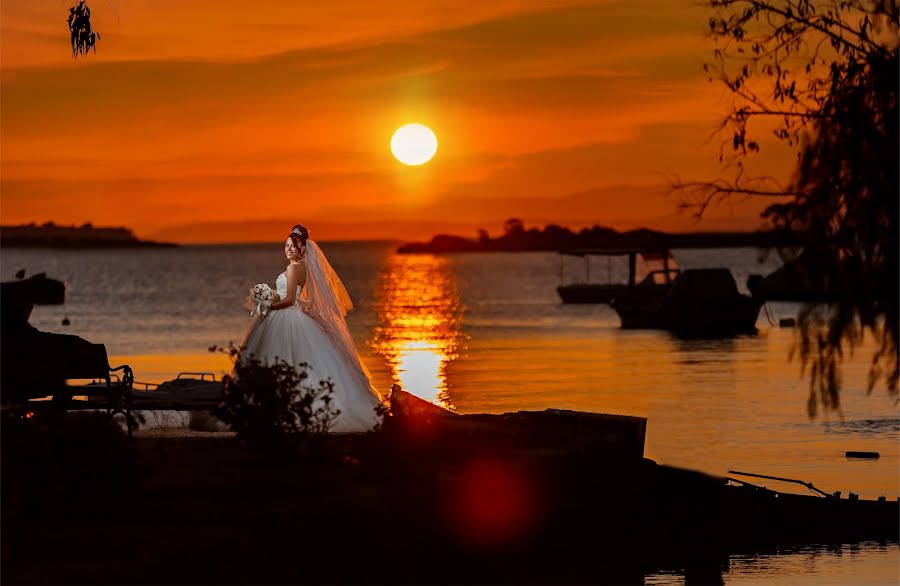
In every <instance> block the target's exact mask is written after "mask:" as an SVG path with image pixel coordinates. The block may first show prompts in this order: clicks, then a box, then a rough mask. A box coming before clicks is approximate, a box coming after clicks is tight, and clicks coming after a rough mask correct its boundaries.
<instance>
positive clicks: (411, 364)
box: [371, 254, 463, 409]
mask: <svg viewBox="0 0 900 586" xmlns="http://www.w3.org/2000/svg"><path fill="white" fill-rule="evenodd" d="M377 307H378V317H379V324H378V327H376V328H375V336H374V339H373V340H372V343H371V345H372V348H373V349H374V350H375V352H377V353H378V354H380V355H382V356H383V357H384V358H385V360H386V361H387V363H388V365H389V366H390V368H391V378H392V379H393V382H394V383H397V384H399V385H400V386H401V387H402V388H403V389H404V390H405V391H408V392H410V393H413V394H414V395H416V396H418V397H421V398H423V399H426V400H428V401H431V402H433V403H436V404H438V405H441V406H442V407H446V408H448V409H452V408H453V404H452V402H451V400H450V395H449V392H448V391H449V385H448V383H447V365H448V364H449V363H450V362H451V361H452V360H454V359H455V358H456V357H457V356H458V352H459V347H460V322H461V321H462V315H463V307H462V306H461V304H460V302H459V295H458V292H457V288H456V279H455V277H454V274H453V268H452V267H451V266H450V263H449V261H448V259H446V258H444V257H438V256H434V255H419V254H413V255H393V256H391V257H390V258H389V259H388V261H387V264H386V266H385V269H384V271H383V272H382V274H381V275H380V277H379V283H378V292H377Z"/></svg>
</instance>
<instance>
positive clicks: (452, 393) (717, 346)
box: [0, 243, 900, 584]
mask: <svg viewBox="0 0 900 586" xmlns="http://www.w3.org/2000/svg"><path fill="white" fill-rule="evenodd" d="M323 249H324V250H325V251H326V253H327V254H328V255H329V258H330V259H331V261H332V263H333V264H334V266H335V269H336V270H337V271H338V273H339V274H340V275H341V276H342V278H343V279H344V281H345V284H346V285H347V288H348V290H349V291H350V294H351V296H352V297H353V299H354V300H355V302H356V304H357V309H356V310H355V311H354V312H353V313H352V314H351V315H350V317H349V319H348V322H349V325H350V328H351V331H352V332H353V334H354V337H355V338H356V342H357V345H358V347H359V349H360V353H361V354H362V356H363V359H364V361H365V362H366V365H367V366H368V367H369V369H370V370H371V372H372V374H373V376H374V377H375V382H376V386H377V387H378V388H379V389H383V390H387V389H388V388H389V387H390V384H391V382H399V383H400V384H401V385H403V387H404V388H405V389H407V390H409V391H411V392H414V393H416V394H418V395H420V396H422V397H425V398H428V399H430V400H432V401H435V402H438V403H441V404H443V405H445V406H448V407H450V408H453V409H455V410H457V411H458V412H462V413H466V412H504V411H511V410H519V409H543V408H547V407H559V408H568V409H580V410H589V411H599V412H607V413H620V414H629V415H640V416H643V417H647V418H648V420H649V423H648V435H647V446H646V455H647V456H648V457H650V458H653V459H655V460H657V461H658V462H661V463H665V464H672V465H677V466H685V467H690V468H697V469H701V470H704V471H707V472H710V473H713V474H720V475H724V474H726V472H727V470H728V469H737V470H743V471H747V472H757V473H762V474H770V475H775V476H786V477H791V478H799V479H803V480H806V481H811V482H813V483H814V484H816V486H818V487H819V488H822V489H823V490H826V491H828V492H832V491H834V490H841V491H843V493H844V494H846V493H847V492H848V491H851V490H852V491H853V492H856V493H859V494H860V495H861V496H862V497H864V498H875V497H877V496H879V495H882V494H884V495H886V496H887V497H888V498H891V499H893V498H896V497H897V495H898V493H900V467H898V464H900V462H898V460H900V444H898V439H900V417H898V415H900V411H898V406H897V404H896V403H895V402H894V401H893V400H892V399H891V398H890V397H888V396H887V393H886V392H884V391H883V390H876V391H875V392H873V393H872V394H871V395H868V394H867V393H866V391H865V381H866V372H867V364H868V359H869V357H870V355H871V354H870V353H869V352H868V350H867V349H866V348H863V349H861V350H859V351H857V353H856V355H855V357H853V358H852V359H851V360H849V361H848V363H847V364H845V366H844V369H843V371H844V378H845V391H844V393H843V395H842V400H843V417H842V418H841V417H839V416H836V415H831V416H829V417H828V418H825V417H821V416H820V417H819V418H818V419H816V420H810V419H808V417H807V415H806V398H807V389H808V387H807V381H805V380H804V379H802V378H801V376H800V366H799V364H798V363H797V362H796V361H795V362H790V361H789V360H788V355H789V353H790V350H791V348H792V346H793V343H794V336H795V332H794V331H793V330H791V329H781V328H778V327H772V326H771V325H770V321H769V319H770V317H771V319H774V320H775V321H776V322H777V320H778V318H780V317H793V316H795V315H796V311H797V306H795V305H792V304H770V305H769V307H768V314H767V312H766V310H765V309H764V311H763V312H761V314H760V320H759V323H758V326H759V328H760V334H759V335H757V336H749V337H741V338H737V339H733V340H719V341H680V340H677V339H674V338H672V337H671V336H669V335H668V334H666V333H664V332H656V331H622V330H620V329H619V322H618V318H617V317H616V315H615V313H614V312H613V311H612V310H611V309H610V308H609V307H607V306H606V305H596V306H564V305H562V304H561V303H560V302H559V300H558V298H557V296H556V291H555V287H556V285H557V284H558V283H559V279H560V260H559V257H558V255H556V254H555V253H524V254H522V253H520V254H466V255H446V256H432V255H397V254H394V252H393V250H394V247H393V245H391V244H389V243H368V244H361V243H332V244H328V243H326V244H323ZM675 257H676V259H677V260H678V262H679V264H680V265H681V266H682V267H684V268H694V267H713V266H726V267H728V268H730V269H731V270H732V272H733V273H734V275H735V277H736V279H737V281H738V285H739V287H740V288H741V289H742V290H744V291H746V287H745V285H744V283H745V282H746V278H747V276H748V275H749V274H750V273H753V272H759V273H762V274H767V273H769V272H771V271H773V270H775V269H776V268H777V267H778V266H779V261H778V260H777V258H770V259H767V260H766V261H765V262H762V263H760V261H759V258H758V253H757V252H756V251H755V250H751V249H732V250H681V251H675ZM284 265H285V261H284V258H283V256H282V252H281V247H280V245H279V243H275V244H272V245H251V246H247V245H241V246H203V247H184V248H179V249H173V250H141V251H131V250H129V251H72V252H67V251H45V250H15V249H10V250H3V251H2V252H0V273H2V278H3V279H4V280H7V279H11V278H13V275H14V273H15V272H16V270H18V269H20V268H27V269H28V272H29V274H33V273H36V272H40V271H45V272H47V273H48V275H50V276H53V277H57V278H60V279H63V280H65V281H66V282H67V284H68V297H67V302H66V304H65V305H64V306H61V307H39V308H36V309H35V313H34V315H33V317H32V323H33V324H34V325H35V326H37V327H38V328H40V329H43V330H47V331H55V332H64V333H72V334H78V335H80V336H83V337H85V338H87V339H89V340H92V341H96V342H103V343H105V344H106V346H107V349H108V351H109V353H110V355H111V362H113V363H122V362H127V363H129V364H131V365H132V366H133V367H134V368H135V372H136V375H137V379H138V380H139V381H146V382H160V381H163V380H167V379H170V378H174V376H175V375H176V374H177V373H178V372H180V371H196V370H211V371H215V372H218V373H222V372H225V371H227V370H228V368H229V365H228V363H227V360H226V359H225V358H224V357H223V356H221V355H216V354H210V353H209V352H208V351H207V350H206V349H207V347H208V346H210V345H212V344H219V345H221V344H223V343H226V342H228V341H235V342H239V341H240V339H241V337H242V336H243V334H244V330H245V328H246V326H247V324H248V321H249V317H248V316H247V312H246V311H245V310H244V309H243V307H242V303H243V300H244V297H245V295H246V291H247V290H248V289H249V288H250V287H251V286H252V285H254V284H255V283H258V282H268V283H270V284H272V285H274V281H275V277H276V276H277V275H278V273H280V272H281V271H282V270H284ZM624 270H625V266H624V262H622V261H621V260H619V261H618V262H612V263H610V264H609V265H607V262H606V261H605V260H596V261H594V264H592V266H591V272H592V274H593V275H595V276H598V274H600V273H603V274H604V276H605V273H607V272H610V273H611V274H612V276H613V278H614V279H621V278H622V277H623V274H624ZM584 271H585V269H584V264H583V261H581V260H580V259H571V260H570V261H569V263H568V264H567V265H566V266H565V275H566V278H567V279H573V278H578V277H579V276H583V275H584ZM64 316H68V317H69V319H70V320H71V325H70V326H68V327H63V326H62V325H61V321H62V319H63V317H64ZM847 450H874V451H878V452H880V453H881V458H880V459H879V460H875V461H849V460H846V459H845V458H844V452H845V451H847ZM777 488H781V489H789V488H790V486H778V487H777ZM898 560H900V555H898V550H897V548H896V547H894V546H889V547H886V548H883V547H879V546H870V545H865V546H862V547H861V548H859V549H856V550H850V549H845V550H843V551H841V552H830V551H822V550H815V551H812V552H807V553H793V554H789V555H779V556H775V557H772V558H766V557H760V559H752V560H751V559H738V558H736V559H735V560H733V563H732V565H731V569H730V571H729V574H728V581H729V582H730V583H735V584H751V583H756V582H758V581H762V579H763V577H765V580H766V581H767V583H771V582H770V579H776V580H779V579H781V580H782V582H781V583H785V584H786V583H801V582H802V580H801V581H800V582H798V580H799V577H798V576H799V575H800V574H803V575H804V576H806V575H807V572H808V570H809V568H818V570H815V571H813V575H816V574H815V572H816V571H819V572H820V573H822V572H824V574H822V575H821V576H820V579H811V581H809V582H806V583H816V584H823V583H843V582H842V581H843V580H844V577H846V576H849V575H850V574H849V573H852V572H855V571H857V570H859V568H860V567H862V566H865V567H866V568H870V570H866V571H863V574H865V575H867V576H872V578H873V579H876V578H877V576H876V574H877V573H878V572H879V571H880V570H878V569H877V568H882V569H883V568H884V567H891V568H893V573H890V572H888V571H887V570H884V571H883V572H882V574H883V575H884V576H888V577H889V578H891V580H892V583H896V582H897V581H898V579H900V575H898V573H897V566H898ZM831 568H838V569H831ZM854 568H856V569H854ZM860 571H862V570H860ZM848 572H849V573H848ZM778 576H782V578H783V579H782V578H778ZM829 576H830V577H829ZM651 578H652V579H653V580H657V581H662V582H661V583H670V582H667V580H670V579H674V580H676V581H675V582H674V583H677V577H672V576H656V577H648V581H650V580H651ZM804 579H806V578H804ZM829 580H831V582H829ZM876 581H877V580H876ZM866 583H869V581H867V580H866ZM872 583H875V582H872ZM879 583H881V582H879ZM884 583H887V582H884Z"/></svg>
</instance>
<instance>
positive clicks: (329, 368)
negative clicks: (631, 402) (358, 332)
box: [241, 267, 381, 432]
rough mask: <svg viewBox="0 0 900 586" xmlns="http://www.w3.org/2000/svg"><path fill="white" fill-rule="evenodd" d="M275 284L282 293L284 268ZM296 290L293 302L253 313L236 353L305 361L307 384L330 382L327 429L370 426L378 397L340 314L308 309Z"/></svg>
mask: <svg viewBox="0 0 900 586" xmlns="http://www.w3.org/2000/svg"><path fill="white" fill-rule="evenodd" d="M329 268H330V267H329ZM308 284H309V283H308ZM275 285H276V287H277V289H278V295H279V298H280V299H284V298H286V297H287V274H286V273H281V274H280V275H278V278H277V279H276V280H275ZM301 293H302V287H299V286H298V287H297V302H296V303H295V304H294V305H293V306H291V307H287V308H285V309H278V310H272V311H269V314H268V316H267V317H265V318H262V317H260V316H257V317H256V319H255V320H254V323H253V324H251V326H250V330H249V331H248V332H247V335H246V336H245V338H244V343H243V344H242V347H243V350H242V352H241V356H242V357H250V356H255V357H256V358H257V359H258V360H260V361H261V362H263V363H270V364H271V363H272V362H274V360H275V359H276V358H281V359H283V360H286V361H287V362H288V363H290V364H293V365H299V364H301V363H306V364H308V365H309V367H308V369H309V370H308V372H309V379H307V384H309V383H311V384H312V385H314V386H315V385H318V383H319V381H320V380H326V379H331V382H333V383H334V392H333V394H332V399H333V400H334V402H333V405H334V406H335V407H336V408H337V409H339V410H340V414H339V415H338V416H337V419H336V420H335V422H334V424H333V425H332V427H331V428H330V429H329V431H331V432H358V431H368V430H370V429H372V428H373V427H374V426H375V425H376V424H377V423H378V422H379V417H378V415H377V413H376V411H375V408H376V406H377V405H379V404H380V403H381V398H380V396H379V395H378V392H377V391H376V390H375V389H374V388H373V387H372V383H371V380H370V377H369V373H368V371H366V368H365V366H364V365H363V364H362V362H361V361H360V358H359V355H358V354H357V352H356V349H355V347H353V342H352V338H350V335H349V331H348V330H347V325H346V323H345V322H344V320H343V316H342V315H339V316H335V315H331V314H326V315H329V316H330V317H326V315H322V313H323V312H318V311H315V310H314V309H311V308H310V305H309V303H308V302H306V301H304V299H303V297H302V296H301ZM347 299H348V302H349V297H348V298H347ZM304 308H305V309H304ZM310 314H312V316H315V317H312V316H311V315H310Z"/></svg>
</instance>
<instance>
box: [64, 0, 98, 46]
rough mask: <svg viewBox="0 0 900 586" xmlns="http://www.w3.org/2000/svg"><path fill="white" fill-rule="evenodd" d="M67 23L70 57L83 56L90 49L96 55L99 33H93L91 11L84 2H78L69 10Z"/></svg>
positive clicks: (82, 0)
mask: <svg viewBox="0 0 900 586" xmlns="http://www.w3.org/2000/svg"><path fill="white" fill-rule="evenodd" d="M68 23H69V33H70V39H71V42H72V57H73V58H77V57H78V56H79V55H82V56H84V55H86V54H87V52H88V51H90V50H91V49H93V50H94V53H96V52H97V41H99V40H100V33H98V32H95V31H94V30H93V27H92V26H91V9H90V8H88V5H87V3H86V2H85V0H79V2H78V4H76V5H75V6H73V7H71V8H69V18H68Z"/></svg>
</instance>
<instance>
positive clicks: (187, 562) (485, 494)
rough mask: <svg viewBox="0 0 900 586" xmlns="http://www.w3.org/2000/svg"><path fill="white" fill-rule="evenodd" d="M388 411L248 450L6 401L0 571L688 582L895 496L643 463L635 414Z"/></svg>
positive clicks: (842, 535)
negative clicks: (665, 575)
mask: <svg viewBox="0 0 900 586" xmlns="http://www.w3.org/2000/svg"><path fill="white" fill-rule="evenodd" d="M392 411H393V415H392V416H391V417H389V418H388V419H387V420H386V422H385V425H384V428H383V429H382V430H381V431H379V432H377V433H371V434H363V435H347V436H340V435H332V436H327V437H324V438H308V439H306V440H304V441H302V442H295V443H291V444H283V445H282V447H281V448H278V447H276V446H272V447H270V449H268V450H265V451H262V452H255V451H253V450H251V449H249V448H248V447H247V445H245V444H244V443H243V442H242V441H240V440H238V439H236V438H234V437H227V436H226V437H223V436H221V435H209V436H206V437H188V438H185V437H182V438H179V437H171V436H170V437H152V436H145V437H138V438H136V439H134V440H130V441H129V440H127V438H126V437H125V436H124V434H123V433H121V432H117V431H116V430H114V429H113V428H111V427H108V426H106V425H105V423H106V421H107V420H106V419H105V418H101V419H100V420H99V421H93V420H92V419H91V418H90V417H89V416H87V415H86V414H81V416H80V417H79V416H70V417H68V418H67V419H66V420H65V423H64V425H63V426H56V427H52V428H48V427H46V426H43V425H41V424H40V423H36V422H35V420H34V419H31V420H15V421H12V422H10V421H6V422H5V424H4V426H3V441H2V451H3V461H2V465H3V471H4V474H3V478H2V482H3V512H2V514H3V524H2V563H3V573H4V581H5V582H7V583H23V582H24V583H60V582H81V583H85V582H89V583H123V582H126V583H127V582H138V583H172V582H176V583H272V582H297V583H346V582H351V583H359V582H363V583H496V582H501V583H503V582H505V583H511V582H516V583H518V582H528V583H585V582H592V583H614V584H632V583H637V584H640V583H642V582H643V576H644V575H646V573H648V572H656V571H660V570H671V571H678V572H683V573H684V574H685V576H686V581H687V583H689V584H690V583H703V584H707V583H719V582H721V575H722V571H723V569H724V568H725V566H726V564H727V556H728V555H729V554H734V553H739V552H749V551H759V550H760V549H766V550H772V549H774V548H776V547H777V548H779V549H780V550H782V551H783V549H784V548H789V547H790V546H792V545H794V544H810V543H852V542H854V541H858V540H879V539H880V540H894V541H895V540H897V537H898V536H897V522H896V520H897V512H898V509H897V503H896V502H895V501H891V502H862V501H851V500H848V499H847V498H840V499H839V498H834V497H828V498H824V497H815V496H812V497H805V496H789V495H783V494H782V495H778V494H777V493H774V492H771V491H767V490H764V489H757V488H754V487H752V486H750V485H746V486H744V487H734V486H726V484H725V483H724V482H723V479H721V478H716V477H713V476H709V475H706V474H701V473H697V472H692V471H688V470H683V469H677V468H672V467H668V466H662V465H657V464H656V463H654V462H652V461H650V460H647V459H645V458H643V457H642V456H641V451H640V450H638V449H637V447H638V446H640V448H641V449H642V445H643V441H642V438H643V435H642V432H641V430H642V425H644V424H645V423H646V422H645V421H644V420H642V419H639V418H617V417H611V418H610V417H604V416H595V415H591V414H578V413H572V412H565V411H553V410H550V411H545V412H538V413H518V414H507V415H473V416H462V415H452V414H448V413H446V412H442V411H441V410H439V409H438V408H437V407H434V406H432V405H430V404H427V403H424V402H422V401H421V400H418V399H416V398H414V397H412V396H410V395H407V394H405V393H401V392H397V393H395V394H394V396H393V397H392ZM628 438H631V439H628ZM638 442H640V443H638Z"/></svg>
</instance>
